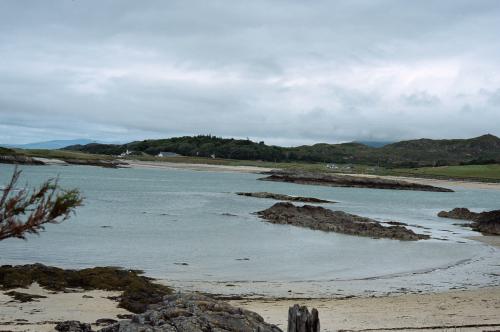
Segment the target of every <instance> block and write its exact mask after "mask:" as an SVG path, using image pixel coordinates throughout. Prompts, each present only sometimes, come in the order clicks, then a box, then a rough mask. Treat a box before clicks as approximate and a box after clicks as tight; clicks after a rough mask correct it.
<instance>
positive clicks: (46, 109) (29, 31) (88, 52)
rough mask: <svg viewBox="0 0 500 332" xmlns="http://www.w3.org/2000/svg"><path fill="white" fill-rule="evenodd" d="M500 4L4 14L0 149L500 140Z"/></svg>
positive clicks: (249, 4) (154, 4)
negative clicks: (58, 144) (188, 140)
mask: <svg viewBox="0 0 500 332" xmlns="http://www.w3.org/2000/svg"><path fill="white" fill-rule="evenodd" d="M498 31H500V3H499V2H498V1H494V0H493V1H480V0H479V1H460V0H453V1H451V0H450V1H411V2H410V1H388V0H387V1H386V0H366V1H351V0H349V1H314V2H307V1H258V0H257V1H241V2H236V1H231V0H225V1H202V0H199V1H195V0H192V1H191V0H190V1H160V0H151V1H112V0H86V1H83V0H74V1H65V0H59V1H51V2H45V1H43V2H42V1H2V2H0V142H3V143H24V142H30V141H36V140H46V139H65V138H75V137H82V138H83V137H85V138H94V139H101V140H113V141H115V140H123V141H128V140H132V139H140V138H147V137H168V136H176V135H182V134H198V133H212V134H215V135H219V136H234V137H250V138H253V139H259V140H260V139H262V140H265V141H266V142H270V143H276V144H284V145H296V144H303V143H311V142H318V141H323V142H339V141H349V140H395V139H406V138H417V137H433V138H444V137H472V136H478V135H481V134H484V133H488V132H489V133H492V134H496V135H500V110H499V106H500V75H499V73H500V43H499V37H498Z"/></svg>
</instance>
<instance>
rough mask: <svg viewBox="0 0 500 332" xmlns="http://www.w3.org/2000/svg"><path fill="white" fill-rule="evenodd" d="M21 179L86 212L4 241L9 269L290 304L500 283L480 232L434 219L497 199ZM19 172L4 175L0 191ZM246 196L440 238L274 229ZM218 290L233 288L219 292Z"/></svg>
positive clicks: (110, 174) (154, 176) (185, 179)
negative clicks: (72, 199) (132, 275)
mask: <svg viewBox="0 0 500 332" xmlns="http://www.w3.org/2000/svg"><path fill="white" fill-rule="evenodd" d="M20 169H22V171H23V172H22V177H21V180H20V182H19V183H18V187H19V188H21V187H28V188H31V187H33V186H36V185H39V184H40V183H41V182H43V181H44V180H46V179H48V178H54V177H58V179H59V183H60V185H61V186H62V187H64V188H68V189H69V188H78V189H80V190H81V192H82V194H83V196H84V197H85V201H84V206H82V207H80V208H78V209H77V212H76V215H75V216H73V217H71V218H70V219H69V220H68V221H65V222H64V223H62V224H60V225H48V226H47V227H46V231H44V232H42V233H41V234H40V235H39V236H38V235H29V236H28V237H27V241H23V240H19V239H8V240H4V241H1V242H0V263H1V264H7V263H9V264H26V263H34V262H39V263H43V264H47V265H55V266H60V267H67V268H83V267H91V266H104V265H112V266H121V267H124V268H133V269H141V270H144V271H145V273H146V274H147V275H149V276H153V277H157V278H161V279H165V280H167V281H168V282H170V283H173V284H175V285H177V286H179V287H186V288H190V289H200V288H201V289H206V290H211V291H217V292H222V293H224V292H226V293H238V292H244V293H252V292H255V293H258V294H264V293H273V291H276V294H275V295H283V293H289V292H288V291H289V288H291V287H292V286H290V285H298V284H301V285H317V287H316V288H318V289H316V288H315V291H317V292H319V293H321V294H323V295H328V292H330V293H332V294H333V293H335V294H346V292H348V290H350V291H352V292H354V291H363V292H370V291H374V290H376V291H380V292H389V291H391V290H394V289H400V288H410V289H415V290H419V289H428V288H440V287H441V288H446V289H449V288H455V287H469V286H486V285H496V284H498V283H499V278H498V274H497V272H499V271H498V270H499V269H500V268H499V267H498V264H500V251H499V250H498V249H495V248H493V247H490V246H487V245H484V244H482V243H479V242H476V241H472V240H468V239H466V237H467V236H470V235H478V233H475V232H473V231H470V230H467V229H464V228H462V227H460V226H457V225H454V223H457V222H458V223H459V222H460V221H456V220H451V219H442V218H438V217H437V216H436V215H437V213H438V212H439V211H440V210H449V209H452V208H454V207H468V208H471V209H472V210H477V211H482V210H490V209H498V208H499V206H498V202H500V191H499V190H491V189H484V190H479V189H464V188H453V189H454V190H455V192H453V193H441V192H419V191H400V190H377V189H363V188H335V187H323V186H308V185H298V184H290V183H280V182H268V181H259V180H258V178H259V177H262V175H259V174H245V173H235V172H206V171H193V170H181V169H147V168H125V169H105V168H99V167H87V166H24V167H21V168H20ZM12 171H13V167H12V166H10V165H0V187H2V186H4V184H5V183H6V182H7V181H8V179H9V177H10V175H11V174H12ZM238 191H244V192H252V191H268V192H273V193H282V194H288V195H300V196H309V197H317V198H322V199H327V200H332V201H336V202H337V203H335V204H322V206H324V207H327V208H330V209H333V210H342V211H346V212H350V213H354V214H358V215H361V216H366V217H371V218H374V219H377V220H379V221H382V222H384V221H399V222H404V223H407V224H409V225H410V228H411V229H413V230H414V231H415V232H417V233H422V234H429V235H431V236H432V239H431V240H423V241H416V242H415V241H408V242H406V241H397V240H388V239H370V238H364V237H358V236H349V235H343V234H336V233H325V232H322V231H313V230H308V229H303V228H299V227H294V226H288V225H274V224H270V223H266V222H263V221H261V220H260V219H259V218H258V217H257V216H256V215H254V214H253V213H254V212H256V211H260V210H263V209H266V208H268V207H270V206H271V205H273V204H274V203H275V202H276V201H274V200H271V199H259V198H251V197H242V196H237V195H235V192H238ZM495 262H497V264H495ZM496 274H497V275H496ZM221 285H222V286H228V285H229V286H231V287H229V286H228V287H226V288H224V287H222V290H221ZM270 285H274V286H270ZM294 288H297V289H299V288H300V287H297V286H295V287H294ZM306 288H307V287H306ZM304 291H309V292H310V291H311V290H310V289H305V290H304ZM273 294H274V293H273Z"/></svg>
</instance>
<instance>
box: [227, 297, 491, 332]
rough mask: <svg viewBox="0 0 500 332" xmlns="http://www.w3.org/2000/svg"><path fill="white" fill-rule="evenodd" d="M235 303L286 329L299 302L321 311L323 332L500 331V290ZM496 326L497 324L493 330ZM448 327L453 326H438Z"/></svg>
mask: <svg viewBox="0 0 500 332" xmlns="http://www.w3.org/2000/svg"><path fill="white" fill-rule="evenodd" d="M231 303H232V304H233V305H236V306H240V307H243V308H245V309H248V310H252V311H255V312H257V313H259V314H260V315H261V316H262V317H264V319H265V320H266V321H267V322H269V323H274V324H277V325H278V326H279V327H280V328H281V329H285V330H286V319H287V313H288V308H289V307H290V306H292V305H293V304H295V303H298V304H300V305H306V306H308V307H309V309H311V308H313V307H315V308H317V309H318V311H319V317H320V322H321V330H322V331H338V330H352V331H362V330H364V329H370V330H376V331H386V330H388V329H391V330H397V331H412V330H415V329H413V328H419V329H418V330H419V331H427V330H429V331H430V330H433V331H491V330H500V287H493V288H483V289H478V290H468V291H453V292H446V293H437V294H422V295H419V294H418V295H414V294H410V295H401V296H389V297H380V298H350V299H344V300H332V299H312V300H238V301H232V302H231ZM492 324H496V325H495V326H488V325H492ZM465 325H483V326H481V327H468V328H467V327H463V326H465ZM443 326H444V327H448V328H438V327H443ZM454 326H457V328H454ZM459 326H462V327H459ZM423 327H429V329H422V328H423Z"/></svg>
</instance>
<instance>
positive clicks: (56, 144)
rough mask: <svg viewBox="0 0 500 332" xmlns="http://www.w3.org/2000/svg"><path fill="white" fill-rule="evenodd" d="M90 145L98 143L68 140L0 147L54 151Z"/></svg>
mask: <svg viewBox="0 0 500 332" xmlns="http://www.w3.org/2000/svg"><path fill="white" fill-rule="evenodd" d="M91 143H98V141H96V140H90V139H68V140H53V141H44V142H35V143H28V144H0V146H4V147H8V148H19V149H46V150H55V149H63V148H65V147H67V146H71V145H86V144H91Z"/></svg>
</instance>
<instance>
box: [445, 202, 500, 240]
mask: <svg viewBox="0 0 500 332" xmlns="http://www.w3.org/2000/svg"><path fill="white" fill-rule="evenodd" d="M438 216H439V217H442V218H452V219H460V220H468V221H471V223H470V224H468V225H465V226H469V227H472V229H473V230H475V231H478V232H481V233H483V234H488V235H500V210H493V211H485V212H479V213H478V212H472V211H470V210H469V209H467V208H455V209H453V210H451V211H441V212H439V213H438Z"/></svg>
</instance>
